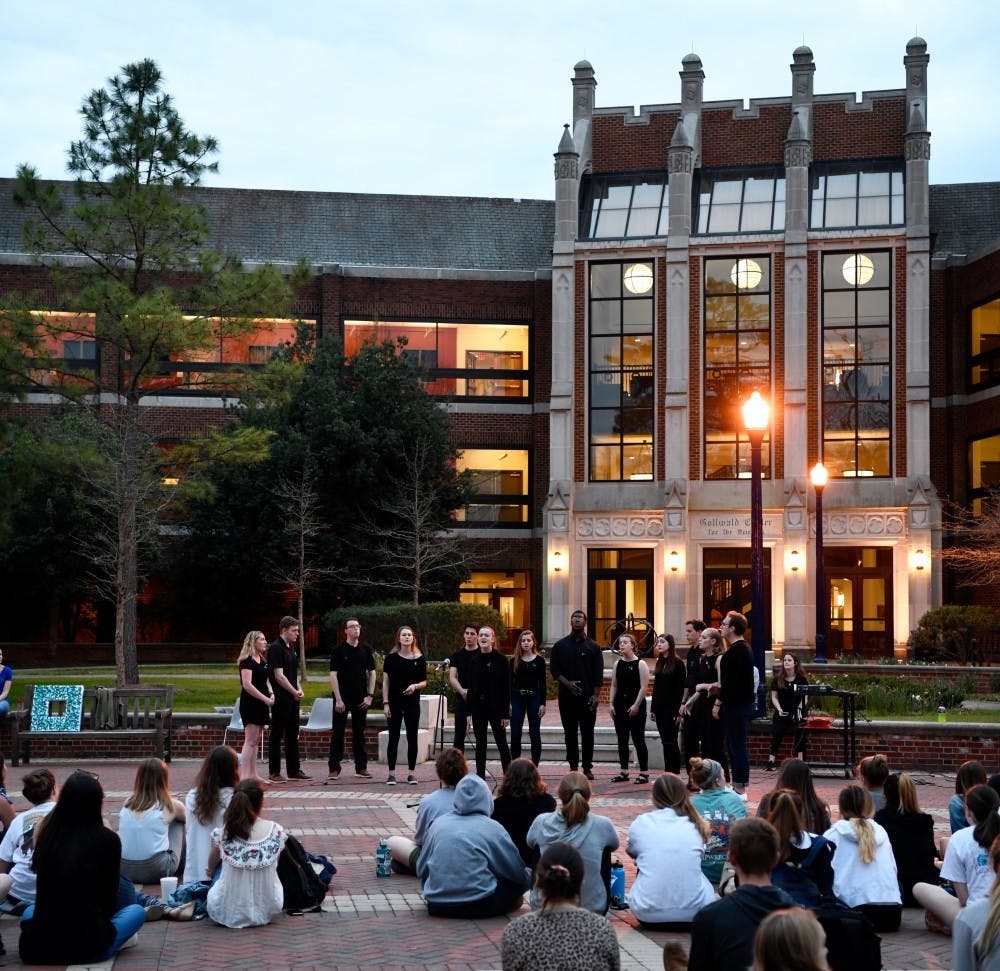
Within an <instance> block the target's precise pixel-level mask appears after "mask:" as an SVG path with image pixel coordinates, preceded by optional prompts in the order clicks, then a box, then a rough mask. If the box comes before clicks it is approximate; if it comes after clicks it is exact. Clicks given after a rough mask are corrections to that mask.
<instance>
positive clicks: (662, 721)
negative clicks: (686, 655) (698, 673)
mask: <svg viewBox="0 0 1000 971" xmlns="http://www.w3.org/2000/svg"><path fill="white" fill-rule="evenodd" d="M653 676H654V680H653V697H652V699H651V700H650V706H649V707H650V715H651V717H652V719H653V721H654V722H656V730H657V731H658V732H659V733H660V742H661V743H662V745H663V768H664V770H665V771H667V772H673V773H674V774H675V775H679V774H680V771H681V750H680V748H679V747H678V745H677V731H678V729H679V728H680V724H681V721H682V719H681V716H680V715H679V714H678V711H679V710H680V706H681V698H682V697H683V696H684V685H685V683H686V681H687V667H686V666H685V664H684V661H683V660H682V659H681V658H679V657H678V656H677V645H676V644H675V643H674V636H673V634H660V636H659V637H657V638H656V667H655V668H653Z"/></svg>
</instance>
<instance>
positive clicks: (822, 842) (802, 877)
mask: <svg viewBox="0 0 1000 971" xmlns="http://www.w3.org/2000/svg"><path fill="white" fill-rule="evenodd" d="M829 845H830V841H829V840H826V839H823V837H822V836H816V837H813V841H812V846H810V847H809V852H808V853H806V855H805V858H804V859H803V860H802V862H801V863H792V861H791V860H786V861H785V862H784V863H781V864H779V865H778V866H776V867H775V868H774V870H772V871H771V883H772V884H773V885H774V886H776V887H781V889H782V890H784V891H785V893H787V894H788V896H789V897H791V898H792V900H794V901H795V903H796V904H797V905H798V906H799V907H805V908H807V909H808V910H815V909H816V908H817V907H818V906H819V904H820V899H821V894H820V892H819V887H817V886H816V881H815V880H813V877H812V865H813V863H814V862H815V861H816V857H818V856H819V854H820V853H821V852H822V850H823V849H824V847H827V846H829Z"/></svg>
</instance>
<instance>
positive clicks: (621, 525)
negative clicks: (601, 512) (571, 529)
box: [576, 516, 663, 539]
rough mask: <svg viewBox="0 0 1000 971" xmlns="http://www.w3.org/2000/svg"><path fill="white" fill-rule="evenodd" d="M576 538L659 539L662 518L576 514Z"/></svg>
mask: <svg viewBox="0 0 1000 971" xmlns="http://www.w3.org/2000/svg"><path fill="white" fill-rule="evenodd" d="M576 536H577V538H578V539H660V538H662V536H663V519H662V518H661V517H659V516H578V517H577V518H576Z"/></svg>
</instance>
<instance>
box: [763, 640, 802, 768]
mask: <svg viewBox="0 0 1000 971" xmlns="http://www.w3.org/2000/svg"><path fill="white" fill-rule="evenodd" d="M807 684H809V679H808V678H807V677H806V673H805V671H804V670H803V669H802V662H801V661H800V660H799V659H798V658H797V657H796V656H795V655H794V654H790V653H788V652H787V651H786V652H785V653H784V654H783V655H782V657H781V673H780V674H776V675H775V676H774V677H773V678H772V679H771V704H772V705H773V707H774V711H773V712H772V713H771V753H770V755H769V756H768V759H767V771H768V772H774V770H775V769H776V768H777V767H778V766H777V761H776V760H777V758H778V752H779V750H780V749H781V742H782V739H784V737H785V735H787V734H788V733H789V732H792V733H793V738H794V741H793V744H792V755H793V756H794V757H795V758H797V759H802V760H803V761H805V757H806V732H805V701H806V696H805V695H804V694H800V693H799V692H798V691H796V688H799V687H804V686H805V685H807Z"/></svg>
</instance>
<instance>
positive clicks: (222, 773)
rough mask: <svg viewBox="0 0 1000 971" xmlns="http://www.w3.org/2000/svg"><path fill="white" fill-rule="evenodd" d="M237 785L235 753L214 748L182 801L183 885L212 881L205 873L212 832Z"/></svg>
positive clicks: (226, 746)
mask: <svg viewBox="0 0 1000 971" xmlns="http://www.w3.org/2000/svg"><path fill="white" fill-rule="evenodd" d="M251 778H256V776H252V777H251ZM239 781H240V765H239V761H238V759H237V758H236V752H234V751H233V749H231V748H230V747H229V746H228V745H216V746H215V748H213V749H212V751H211V752H209V753H208V755H206V756H205V761H204V762H202V763H201V768H200V769H199V770H198V775H197V777H196V778H195V780H194V788H192V789H189V790H188V794H187V796H186V797H185V799H184V881H183V882H184V883H196V882H198V881H201V880H210V879H211V878H212V874H211V873H210V872H209V871H208V857H209V855H210V854H211V852H212V831H213V830H215V829H217V828H218V827H219V826H221V825H222V819H223V815H224V814H225V812H226V809H227V807H228V806H229V800H230V799H232V798H233V789H234V788H235V787H236V783H237V782H239Z"/></svg>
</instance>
